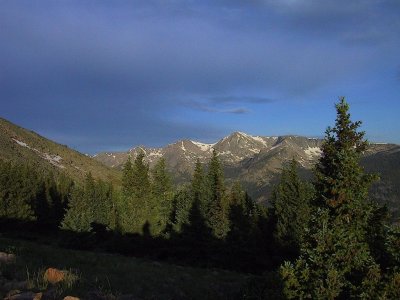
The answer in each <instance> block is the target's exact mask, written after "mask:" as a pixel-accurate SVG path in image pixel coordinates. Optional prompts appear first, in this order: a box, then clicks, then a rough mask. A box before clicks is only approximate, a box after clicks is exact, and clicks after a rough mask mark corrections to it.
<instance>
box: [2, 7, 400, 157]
mask: <svg viewBox="0 0 400 300" xmlns="http://www.w3.org/2000/svg"><path fill="white" fill-rule="evenodd" d="M399 16H400V1H398V0H353V1H348V0H346V1H343V0H335V1H333V0H332V1H331V0H326V1H323V0H314V1H313V0H281V1H274V0H264V1H261V0H260V1H257V0H253V1H240V0H226V1H218V0H213V1H204V0H203V1H180V0H175V1H166V0H160V1H149V0H147V1H119V0H113V1H94V0H92V1H82V0H79V1H73V0H71V1H40V0H38V1H31V0H27V1H19V0H8V1H5V0H0V116H1V117H4V118H6V119H9V120H10V121H12V122H15V123H17V124H19V125H21V126H23V127H26V128H29V129H31V130H34V131H36V132H38V133H40V134H42V135H44V136H46V137H48V138H51V139H53V140H55V141H57V142H60V143H62V144H67V145H69V146H70V147H73V148H75V149H77V150H80V151H82V152H88V153H95V152H99V151H105V150H126V149H128V148H130V147H132V146H134V145H139V144H142V145H147V146H163V145H165V144H167V143H171V142H174V141H176V140H179V139H182V138H189V139H196V140H200V141H203V142H214V141H216V140H218V139H219V138H221V137H223V136H225V135H227V134H229V133H231V132H233V131H244V132H247V133H250V134H254V135H266V136H268V135H284V134H296V135H306V136H317V137H318V136H323V133H324V131H325V129H326V127H327V126H328V125H332V124H333V122H334V118H335V110H334V103H335V102H336V101H337V99H338V97H339V96H345V97H346V98H347V100H348V102H349V103H350V105H351V113H352V116H353V119H354V120H362V121H363V129H364V130H366V131H367V137H368V138H369V139H370V140H371V141H380V142H393V143H400V122H399V120H398V119H399V117H398V115H399V114H400V99H399V97H400V55H399V53H400V50H399V49H400V17H399Z"/></svg>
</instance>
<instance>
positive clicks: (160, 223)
mask: <svg viewBox="0 0 400 300" xmlns="http://www.w3.org/2000/svg"><path fill="white" fill-rule="evenodd" d="M151 175H152V176H151V178H152V181H151V193H152V201H151V203H152V207H151V208H150V210H151V212H150V213H151V216H152V217H153V218H154V219H155V223H154V224H153V231H154V233H155V234H159V233H161V231H163V230H164V229H165V226H166V225H167V222H168V218H169V216H170V213H171V210H172V199H173V189H172V180H171V176H170V175H169V173H168V171H167V166H166V163H165V159H164V158H161V159H160V160H159V161H158V162H157V163H156V164H155V166H154V168H153V169H152V170H151Z"/></svg>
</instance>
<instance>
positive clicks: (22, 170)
mask: <svg viewBox="0 0 400 300" xmlns="http://www.w3.org/2000/svg"><path fill="white" fill-rule="evenodd" d="M39 189H40V181H39V180H38V174H37V173H36V171H35V170H34V169H33V168H31V167H29V166H27V165H14V164H12V163H10V162H0V217H2V218H10V219H19V220H34V219H35V218H36V217H35V214H34V204H35V201H36V195H37V194H38V193H39Z"/></svg>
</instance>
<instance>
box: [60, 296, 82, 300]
mask: <svg viewBox="0 0 400 300" xmlns="http://www.w3.org/2000/svg"><path fill="white" fill-rule="evenodd" d="M63 300H79V298H77V297H73V296H65V297H64V299H63Z"/></svg>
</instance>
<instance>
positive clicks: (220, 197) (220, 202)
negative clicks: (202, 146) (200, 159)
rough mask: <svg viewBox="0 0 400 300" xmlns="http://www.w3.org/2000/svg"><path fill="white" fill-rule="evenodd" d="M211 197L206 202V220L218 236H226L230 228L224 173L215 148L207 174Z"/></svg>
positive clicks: (209, 195)
mask: <svg viewBox="0 0 400 300" xmlns="http://www.w3.org/2000/svg"><path fill="white" fill-rule="evenodd" d="M207 179H208V180H207V188H208V189H209V194H208V195H207V196H208V197H209V198H208V199H207V203H206V215H205V217H206V220H207V222H208V224H209V226H210V228H212V230H213V234H214V235H215V237H217V238H224V237H225V235H226V233H227V232H228V230H229V222H228V218H227V213H226V212H227V205H226V204H227V203H226V202H227V201H226V198H225V185H224V174H223V171H222V166H221V163H220V161H219V159H218V155H217V152H216V151H215V150H214V151H213V154H212V157H211V160H210V164H209V168H208V176H207Z"/></svg>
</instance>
